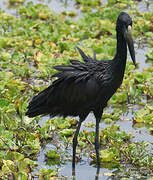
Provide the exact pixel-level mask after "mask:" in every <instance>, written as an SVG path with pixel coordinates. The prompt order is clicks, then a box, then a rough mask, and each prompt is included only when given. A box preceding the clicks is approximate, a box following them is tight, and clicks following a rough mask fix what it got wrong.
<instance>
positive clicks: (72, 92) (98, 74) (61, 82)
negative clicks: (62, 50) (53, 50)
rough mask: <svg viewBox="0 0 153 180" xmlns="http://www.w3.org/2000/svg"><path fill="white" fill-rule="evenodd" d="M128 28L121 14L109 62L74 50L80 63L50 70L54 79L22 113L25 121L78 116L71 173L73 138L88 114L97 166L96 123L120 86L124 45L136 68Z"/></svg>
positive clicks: (129, 25) (130, 22) (124, 16)
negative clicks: (92, 123)
mask: <svg viewBox="0 0 153 180" xmlns="http://www.w3.org/2000/svg"><path fill="white" fill-rule="evenodd" d="M131 27H132V20H131V18H130V16H129V15H128V14H127V13H125V12H121V13H120V15H119V16H118V19H117V23H116V31H117V53H116V55H115V57H114V58H113V59H112V60H102V61H97V60H96V56H95V55H94V58H91V57H90V56H87V55H85V54H84V52H83V51H82V50H81V49H80V48H78V47H77V49H78V51H79V53H80V54H81V56H82V58H83V60H84V63H83V62H80V61H77V60H70V62H71V65H58V66H54V69H56V70H58V71H59V72H57V73H56V74H54V75H53V76H52V77H56V78H57V79H56V80H55V81H53V83H52V84H51V85H50V86H49V87H48V88H47V89H45V90H43V91H42V92H40V93H39V94H38V95H37V96H35V97H34V98H33V99H32V101H31V102H30V103H29V106H28V111H27V112H26V115H28V116H29V117H34V116H37V115H41V114H42V115H46V114H50V115H51V117H54V116H63V117H66V116H79V118H80V119H79V122H78V126H77V129H76V132H75V135H74V138H73V161H72V168H73V169H75V154H76V146H77V137H78V134H79V130H80V127H81V123H82V122H83V121H84V120H85V118H86V117H87V115H88V114H89V113H90V112H91V111H92V112H93V113H94V115H95V118H96V135H95V150H96V156H97V164H98V166H100V158H99V122H100V119H101V117H102V114H103V109H104V108H105V107H106V106H107V102H108V100H109V99H110V98H111V97H112V95H113V94H114V93H115V92H116V90H117V89H118V88H119V87H120V85H121V83H122V80H123V77H124V71H125V66H126V59H127V45H128V48H129V51H130V55H131V58H132V60H133V63H134V65H136V62H135V51H134V45H133V39H132V33H131Z"/></svg>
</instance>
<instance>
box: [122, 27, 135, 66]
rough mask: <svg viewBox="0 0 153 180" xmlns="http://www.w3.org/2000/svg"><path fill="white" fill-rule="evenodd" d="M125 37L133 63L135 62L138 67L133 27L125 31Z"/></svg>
mask: <svg viewBox="0 0 153 180" xmlns="http://www.w3.org/2000/svg"><path fill="white" fill-rule="evenodd" d="M124 37H125V40H126V42H127V45H128V48H129V51H130V55H131V58H132V61H133V63H134V65H135V66H136V61H135V51H134V43H133V38H132V27H131V26H130V25H129V26H128V28H127V29H126V30H125V32H124Z"/></svg>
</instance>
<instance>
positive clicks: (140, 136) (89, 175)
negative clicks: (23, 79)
mask: <svg viewBox="0 0 153 180" xmlns="http://www.w3.org/2000/svg"><path fill="white" fill-rule="evenodd" d="M29 1H30V0H27V1H26V2H25V4H26V3H28V2H29ZM33 2H34V3H35V4H36V3H42V4H46V5H48V6H49V7H50V8H51V10H52V11H54V12H56V13H60V12H62V11H66V12H70V11H75V12H77V14H78V16H77V18H81V17H82V16H83V14H82V13H81V11H80V9H76V7H75V3H74V0H67V1H66V0H65V1H64V0H63V1H62V0H56V1H55V0H52V1H48V0H44V1H39V0H34V1H33ZM106 2H107V1H106V0H105V1H103V3H106ZM152 5H153V3H152ZM152 5H151V6H149V9H147V4H146V3H145V2H144V1H142V2H140V3H139V5H138V9H139V11H140V12H144V11H148V10H149V11H151V9H152ZM0 7H1V8H2V9H3V10H5V12H6V13H9V14H12V15H14V16H16V15H17V13H16V12H17V11H16V9H15V8H8V3H7V1H6V0H1V1H0ZM147 53H148V47H147V44H146V45H145V46H144V47H143V48H142V47H138V46H137V45H136V60H137V62H138V63H139V68H138V70H140V71H142V70H143V69H145V68H147V67H149V66H151V63H146V56H145V54H147ZM128 59H129V60H130V57H129V56H128ZM137 108H139V107H137V106H135V107H134V106H132V108H130V107H129V108H128V111H127V112H126V113H124V114H123V115H122V116H123V119H126V121H125V120H119V121H118V122H116V124H117V125H120V129H121V131H126V132H130V133H132V134H133V135H135V137H134V138H133V139H132V140H133V141H147V142H152V136H151V135H150V134H149V133H148V129H147V128H146V127H144V126H143V127H141V128H136V127H134V126H133V122H132V121H131V119H132V116H133V111H134V110H136V109H137ZM48 118H49V117H48V116H46V117H43V118H42V120H41V121H40V125H41V124H43V123H44V122H45V121H46V120H47V119H48ZM128 119H130V120H128ZM89 121H92V122H95V118H94V116H93V114H92V113H91V114H89V116H88V117H87V119H86V121H85V122H89ZM107 126H108V125H106V124H105V123H103V122H101V123H100V129H104V128H106V127H107ZM83 129H88V130H94V128H86V127H85V126H82V127H81V130H83ZM50 149H54V146H53V145H52V144H47V145H46V148H45V150H43V149H42V150H41V151H40V155H39V157H38V161H37V163H38V164H39V166H38V167H37V168H36V169H35V171H34V172H37V171H38V169H40V168H42V167H44V166H45V167H46V168H51V167H50V166H48V165H46V162H45V155H44V154H45V152H46V150H50ZM68 153H69V155H70V156H71V155H72V149H71V148H70V149H69V150H68ZM59 168H60V169H59V176H61V177H62V176H64V177H68V179H70V177H71V174H72V173H71V161H70V162H67V163H66V164H64V165H62V166H61V167H59ZM96 171H97V169H96V168H95V167H93V166H91V165H90V161H89V159H88V158H87V157H84V156H83V157H82V160H81V162H79V163H77V164H76V179H77V180H84V179H88V180H90V179H91V180H93V179H95V176H96ZM113 171H115V169H113V170H112V171H111V170H108V169H106V168H101V169H100V177H99V179H103V180H105V179H108V177H107V176H104V174H105V173H111V172H113Z"/></svg>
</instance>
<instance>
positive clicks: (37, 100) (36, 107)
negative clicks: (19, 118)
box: [26, 87, 50, 117]
mask: <svg viewBox="0 0 153 180" xmlns="http://www.w3.org/2000/svg"><path fill="white" fill-rule="evenodd" d="M49 88H50V87H48V88H47V89H45V90H44V91H42V92H40V93H39V94H38V95H37V96H35V97H34V98H33V99H32V100H31V101H30V103H29V106H28V111H27V112H26V115H27V116H29V117H35V116H37V115H41V114H48V113H49V107H48V106H47V99H48V91H49Z"/></svg>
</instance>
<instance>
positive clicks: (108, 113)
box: [0, 0, 153, 180]
mask: <svg viewBox="0 0 153 180" xmlns="http://www.w3.org/2000/svg"><path fill="white" fill-rule="evenodd" d="M44 2H46V1H34V3H33V2H30V1H26V0H8V2H7V3H8V4H7V5H8V6H9V7H11V8H12V9H15V12H13V14H9V12H6V11H5V10H2V9H0V179H8V178H9V177H11V178H15V179H23V180H24V179H28V178H30V177H35V178H36V179H38V178H39V179H52V178H54V179H70V178H71V160H72V148H71V146H72V138H73V134H74V132H75V128H76V126H77V118H76V119H74V118H73V117H68V118H65V119H63V118H59V117H56V118H53V119H51V118H50V117H48V116H47V117H43V118H42V117H36V118H28V117H26V116H25V112H26V110H27V109H26V108H27V106H28V102H29V100H30V99H31V98H32V97H33V96H34V95H36V94H37V93H38V92H40V91H41V90H43V89H45V88H46V87H47V86H48V85H49V84H50V83H51V80H50V79H51V76H52V74H53V73H54V72H55V70H53V68H52V67H53V66H54V65H59V64H69V60H70V59H80V61H81V58H80V56H79V54H78V52H77V50H76V46H80V47H81V48H82V49H83V50H84V51H85V53H87V54H89V55H91V56H92V53H93V50H94V51H95V53H96V55H97V59H99V60H101V59H112V57H114V55H115V52H116V49H115V47H116V31H115V22H116V19H117V17H118V15H119V13H120V12H121V11H128V13H129V14H130V16H131V17H132V19H133V36H134V38H135V46H136V61H137V68H136V69H135V67H134V65H133V64H132V62H131V61H128V62H127V66H126V72H125V76H124V81H123V84H122V86H121V88H120V89H118V91H117V92H116V94H115V95H114V96H113V97H112V98H111V100H110V101H109V105H108V108H106V109H105V111H104V115H103V119H102V120H101V125H100V127H101V130H100V144H101V151H100V158H101V166H102V168H101V171H102V172H101V178H103V179H107V178H108V177H109V178H112V179H113V178H114V179H122V180H123V179H124V180H125V179H150V180H151V179H152V178H153V151H152V150H153V143H152V135H153V100H152V98H153V67H152V63H153V2H152V1H151V0H150V1H146V4H145V2H144V1H141V2H138V1H134V0H118V1H116V0H108V1H104V2H103V1H101V0H86V1H83V0H76V1H73V2H74V7H75V8H74V7H73V8H72V9H73V10H74V11H72V10H71V11H66V10H65V11H62V12H58V13H57V12H54V11H52V8H49V5H45V3H44ZM59 3H62V5H63V6H64V5H65V6H66V5H67V4H66V3H70V4H71V3H72V1H71V0H67V1H62V2H61V1H59ZM141 3H143V6H145V7H146V8H145V10H144V11H141ZM142 9H143V8H142ZM139 53H141V54H142V56H140V55H139ZM94 127H95V121H94V118H93V116H92V114H91V115H89V117H88V118H87V120H86V121H85V122H84V127H83V128H82V130H81V132H80V134H79V138H78V140H79V142H78V148H77V161H78V163H77V165H76V169H77V167H78V168H79V167H81V169H83V170H82V171H80V172H79V171H78V172H77V174H76V178H77V176H78V174H79V173H82V175H79V178H78V179H84V178H83V177H84V176H85V175H86V176H87V174H85V173H89V174H90V172H88V171H87V170H86V168H87V166H88V168H89V167H90V171H91V172H93V173H92V179H94V177H95V174H96V161H95V151H94V135H95V128H94ZM82 162H83V163H84V164H82ZM67 171H68V173H66V172H67ZM83 171H84V174H83ZM90 176H91V174H90ZM87 177H88V176H87Z"/></svg>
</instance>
